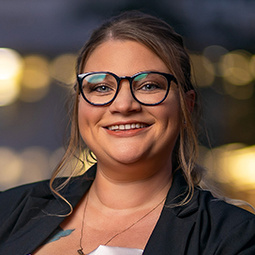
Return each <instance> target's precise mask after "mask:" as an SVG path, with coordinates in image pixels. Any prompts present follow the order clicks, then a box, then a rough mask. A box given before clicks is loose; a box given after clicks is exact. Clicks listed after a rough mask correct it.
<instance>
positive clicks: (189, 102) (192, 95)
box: [185, 90, 196, 113]
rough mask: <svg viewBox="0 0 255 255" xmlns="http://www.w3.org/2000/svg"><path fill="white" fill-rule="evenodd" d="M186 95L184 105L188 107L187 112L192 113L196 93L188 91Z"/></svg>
mask: <svg viewBox="0 0 255 255" xmlns="http://www.w3.org/2000/svg"><path fill="white" fill-rule="evenodd" d="M185 94H186V97H185V99H186V104H187V106H188V109H189V112H190V113H191V112H193V110H194V106H195V102H196V92H195V91H194V90H189V91H188V92H186V93H185Z"/></svg>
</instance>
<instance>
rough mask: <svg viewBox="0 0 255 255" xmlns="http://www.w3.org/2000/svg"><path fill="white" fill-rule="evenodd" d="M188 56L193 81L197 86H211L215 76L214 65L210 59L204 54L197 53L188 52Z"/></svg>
mask: <svg viewBox="0 0 255 255" xmlns="http://www.w3.org/2000/svg"><path fill="white" fill-rule="evenodd" d="M190 58H191V63H192V77H193V83H195V84H196V85H197V86H199V87H208V86H211V85H212V83H213V81H214V78H215V71H214V66H213V64H212V63H211V61H210V60H209V59H208V58H206V57H205V56H203V55H198V54H190Z"/></svg>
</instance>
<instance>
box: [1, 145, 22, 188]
mask: <svg viewBox="0 0 255 255" xmlns="http://www.w3.org/2000/svg"><path fill="white" fill-rule="evenodd" d="M22 167H23V165H22V159H21V158H20V157H19V155H18V154H17V153H15V152H14V151H13V150H12V149H10V148H7V147H0V176H1V178H0V187H1V189H2V190H3V189H7V188H9V187H11V186H13V185H16V184H17V183H18V181H19V179H20V178H21V175H22Z"/></svg>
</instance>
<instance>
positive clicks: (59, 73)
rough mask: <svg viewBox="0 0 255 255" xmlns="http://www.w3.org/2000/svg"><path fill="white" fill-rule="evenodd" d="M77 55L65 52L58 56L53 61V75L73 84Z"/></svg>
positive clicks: (68, 83)
mask: <svg viewBox="0 0 255 255" xmlns="http://www.w3.org/2000/svg"><path fill="white" fill-rule="evenodd" d="M76 59H77V56H76V55H75V54H63V55H60V56H58V57H56V58H55V59H54V60H53V61H52V63H51V75H52V77H53V78H54V79H55V80H57V81H59V82H61V83H64V84H67V85H70V84H71V85H73V84H74V82H75V80H76V78H75V65H76Z"/></svg>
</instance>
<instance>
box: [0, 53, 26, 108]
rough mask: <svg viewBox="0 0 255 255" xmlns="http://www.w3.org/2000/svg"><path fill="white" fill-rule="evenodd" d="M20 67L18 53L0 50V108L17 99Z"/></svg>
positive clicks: (20, 59) (21, 62)
mask: <svg viewBox="0 0 255 255" xmlns="http://www.w3.org/2000/svg"><path fill="white" fill-rule="evenodd" d="M22 66H23V61H22V57H21V56H20V55H19V54H18V52H16V51H14V50H12V49H8V48H0V106H4V105H9V104H11V103H13V102H14V101H15V100H16V99H17V98H18V95H19V92H20V76H21V72H22Z"/></svg>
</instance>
